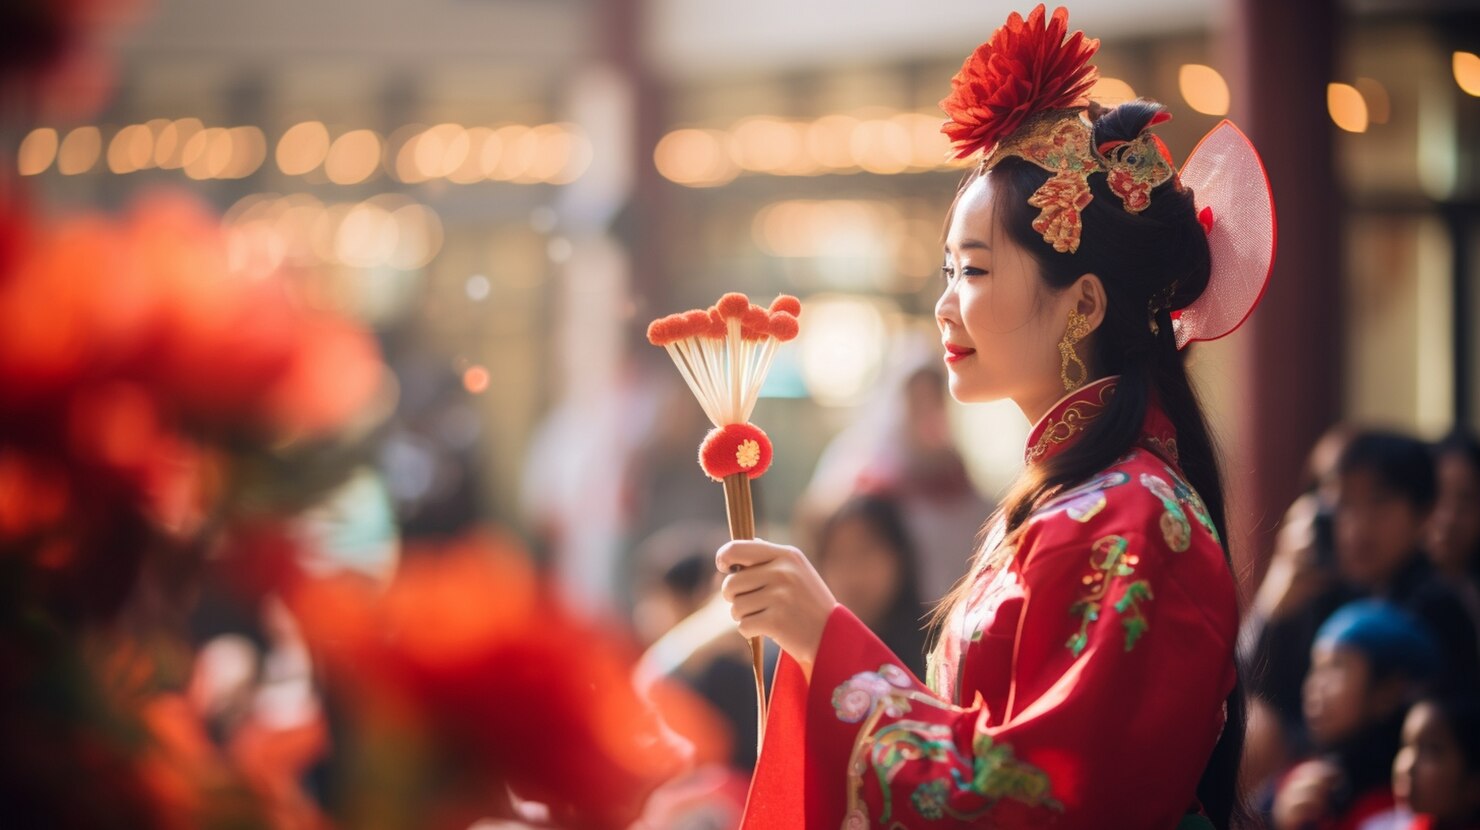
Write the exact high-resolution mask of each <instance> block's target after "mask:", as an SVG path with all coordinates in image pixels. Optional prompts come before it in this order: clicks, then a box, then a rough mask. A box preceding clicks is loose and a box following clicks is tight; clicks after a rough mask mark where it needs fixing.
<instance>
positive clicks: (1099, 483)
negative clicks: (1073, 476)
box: [1033, 470, 1131, 524]
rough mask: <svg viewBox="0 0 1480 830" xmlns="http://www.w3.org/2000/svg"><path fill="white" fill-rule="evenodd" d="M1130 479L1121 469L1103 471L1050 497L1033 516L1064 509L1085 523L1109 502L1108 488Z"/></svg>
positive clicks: (1045, 514)
mask: <svg viewBox="0 0 1480 830" xmlns="http://www.w3.org/2000/svg"><path fill="white" fill-rule="evenodd" d="M1130 480H1131V477H1130V476H1129V475H1127V474H1125V473H1123V472H1121V471H1119V470H1111V471H1109V472H1104V473H1101V474H1099V475H1097V476H1095V477H1094V478H1092V479H1090V480H1089V481H1086V482H1085V483H1083V484H1081V485H1079V486H1078V487H1074V488H1071V489H1068V490H1065V491H1064V492H1062V493H1060V494H1058V495H1057V496H1054V497H1053V498H1052V499H1049V500H1048V501H1047V502H1045V503H1044V505H1043V506H1042V507H1040V508H1038V509H1037V510H1035V511H1034V512H1033V518H1034V519H1041V518H1045V517H1048V516H1052V515H1054V514H1055V513H1058V512H1061V511H1062V512H1063V513H1064V515H1066V516H1068V517H1069V518H1071V519H1073V520H1074V521H1076V522H1079V523H1081V524H1083V523H1085V522H1088V521H1089V520H1090V519H1093V518H1094V517H1095V516H1098V515H1099V514H1100V511H1102V510H1104V509H1105V505H1106V504H1107V503H1108V500H1107V499H1106V493H1105V491H1106V490H1109V489H1111V488H1113V487H1119V486H1120V485H1122V484H1125V483H1126V482H1127V481H1130Z"/></svg>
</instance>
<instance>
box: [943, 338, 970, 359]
mask: <svg viewBox="0 0 1480 830" xmlns="http://www.w3.org/2000/svg"><path fill="white" fill-rule="evenodd" d="M945 346H946V362H947V363H957V362H959V361H962V360H965V359H966V358H968V357H971V356H972V355H974V354H976V349H968V348H967V347H965V346H957V345H956V344H955V343H947V344H945Z"/></svg>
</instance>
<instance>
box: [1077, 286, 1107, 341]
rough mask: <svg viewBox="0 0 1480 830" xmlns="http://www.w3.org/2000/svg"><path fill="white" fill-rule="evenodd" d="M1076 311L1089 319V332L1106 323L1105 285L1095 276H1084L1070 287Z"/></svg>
mask: <svg viewBox="0 0 1480 830" xmlns="http://www.w3.org/2000/svg"><path fill="white" fill-rule="evenodd" d="M1069 294H1070V297H1071V298H1072V302H1073V303H1074V309H1075V310H1076V311H1078V312H1079V313H1080V314H1083V315H1084V316H1085V317H1087V318H1089V330H1090V331H1094V330H1096V329H1098V328H1099V327H1100V324H1101V323H1103V322H1105V306H1106V302H1107V299H1106V297H1105V284H1104V283H1102V282H1100V278H1099V277H1098V276H1096V275H1095V274H1083V275H1081V276H1080V277H1079V279H1077V280H1075V281H1074V284H1073V285H1071V286H1070V287H1069Z"/></svg>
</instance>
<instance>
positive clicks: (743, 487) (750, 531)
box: [724, 473, 766, 757]
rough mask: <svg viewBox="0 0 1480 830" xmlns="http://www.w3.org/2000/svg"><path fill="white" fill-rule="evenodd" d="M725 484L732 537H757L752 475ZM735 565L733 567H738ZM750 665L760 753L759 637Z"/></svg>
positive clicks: (761, 662)
mask: <svg viewBox="0 0 1480 830" xmlns="http://www.w3.org/2000/svg"><path fill="white" fill-rule="evenodd" d="M724 484H725V516H726V517H727V518H728V519H729V522H730V538H731V539H754V538H755V503H754V502H752V501H751V498H750V476H749V474H747V473H736V474H735V475H732V476H726V477H725V479H724ZM739 569H740V566H739V565H736V566H734V567H733V568H732V569H731V570H732V571H734V570H739ZM750 665H751V668H752V669H753V670H754V672H755V711H756V728H755V741H756V746H755V751H756V756H757V757H759V756H760V751H761V746H762V744H763V743H764V742H765V738H766V678H765V644H764V642H763V640H762V639H761V638H760V637H751V638H750Z"/></svg>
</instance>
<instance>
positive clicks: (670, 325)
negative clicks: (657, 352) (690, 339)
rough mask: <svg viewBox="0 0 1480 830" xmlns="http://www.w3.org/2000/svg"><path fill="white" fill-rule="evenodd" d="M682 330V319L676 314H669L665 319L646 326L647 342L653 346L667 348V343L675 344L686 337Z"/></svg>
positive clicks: (683, 327)
mask: <svg viewBox="0 0 1480 830" xmlns="http://www.w3.org/2000/svg"><path fill="white" fill-rule="evenodd" d="M684 329H685V326H684V320H683V317H682V316H680V315H677V314H670V315H668V316H667V317H662V318H660V319H657V320H654V321H652V322H651V323H649V324H648V330H647V336H648V342H649V343H652V344H653V345H654V346H667V345H668V344H669V343H677V342H678V341H680V340H682V339H684V337H686V336H687V335H686V334H685V331H684Z"/></svg>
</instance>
